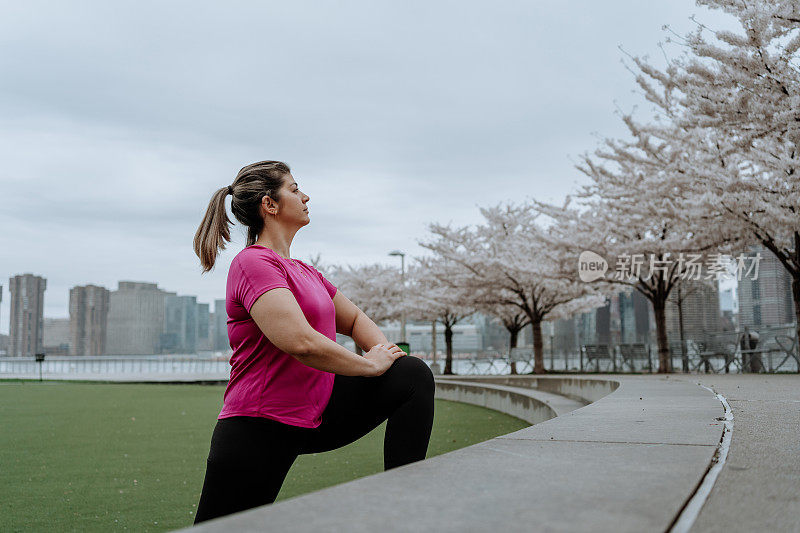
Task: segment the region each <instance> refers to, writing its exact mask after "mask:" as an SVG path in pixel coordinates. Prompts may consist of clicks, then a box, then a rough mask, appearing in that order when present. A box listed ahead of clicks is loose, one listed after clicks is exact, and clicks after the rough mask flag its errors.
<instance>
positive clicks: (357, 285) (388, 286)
mask: <svg viewBox="0 0 800 533" xmlns="http://www.w3.org/2000/svg"><path fill="white" fill-rule="evenodd" d="M327 270H328V274H327V275H326V274H325V273H324V272H323V275H325V276H326V277H327V278H328V279H330V281H331V282H332V283H334V284H335V285H336V286H337V288H338V289H340V290H341V291H342V294H344V295H345V296H347V298H348V299H349V300H350V301H351V302H353V303H354V304H355V305H356V306H357V307H358V308H359V309H361V310H362V311H363V312H364V313H365V314H366V315H367V316H368V317H369V318H370V319H372V321H373V322H375V323H376V324H380V323H382V322H385V321H387V320H396V319H397V318H398V317H399V316H400V306H401V293H402V284H401V280H400V272H399V271H398V270H397V269H396V268H393V267H387V266H385V265H382V264H379V263H376V264H371V265H359V266H350V265H346V266H335V267H329V268H328V269H327ZM320 272H322V270H320ZM356 353H357V354H359V355H361V353H362V349H361V347H360V346H358V345H356Z"/></svg>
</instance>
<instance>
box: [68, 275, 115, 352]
mask: <svg viewBox="0 0 800 533" xmlns="http://www.w3.org/2000/svg"><path fill="white" fill-rule="evenodd" d="M109 294H110V293H109V291H108V289H106V288H105V287H98V286H96V285H86V286H83V287H81V286H78V287H73V288H71V289H70V291H69V329H70V343H69V353H70V355H103V354H105V352H106V334H107V326H108V306H109V298H110V296H109Z"/></svg>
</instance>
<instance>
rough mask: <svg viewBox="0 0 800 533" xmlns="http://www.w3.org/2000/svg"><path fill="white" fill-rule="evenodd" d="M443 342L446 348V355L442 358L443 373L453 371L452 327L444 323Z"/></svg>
mask: <svg viewBox="0 0 800 533" xmlns="http://www.w3.org/2000/svg"><path fill="white" fill-rule="evenodd" d="M444 344H445V349H446V352H445V353H446V354H447V355H446V356H445V360H444V373H445V374H448V375H450V374H452V373H453V327H452V326H450V325H447V324H445V326H444Z"/></svg>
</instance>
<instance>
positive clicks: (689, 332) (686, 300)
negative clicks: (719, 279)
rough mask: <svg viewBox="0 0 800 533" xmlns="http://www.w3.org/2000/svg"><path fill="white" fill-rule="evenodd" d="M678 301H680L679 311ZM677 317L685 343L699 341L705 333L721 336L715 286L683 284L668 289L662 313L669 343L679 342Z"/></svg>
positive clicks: (714, 284)
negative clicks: (687, 340)
mask: <svg viewBox="0 0 800 533" xmlns="http://www.w3.org/2000/svg"><path fill="white" fill-rule="evenodd" d="M678 299H680V300H681V301H682V304H681V309H680V310H679V309H678ZM679 311H680V312H679ZM681 314H682V315H683V334H684V338H685V339H694V340H702V339H705V338H706V337H707V334H709V333H719V332H721V331H722V313H721V311H720V307H719V286H718V285H717V283H716V282H713V283H704V282H703V281H700V280H698V281H695V280H685V281H682V282H681V283H680V285H679V286H676V287H674V288H673V289H672V293H671V294H670V298H669V300H668V301H667V306H666V309H665V315H666V321H667V337H668V338H669V340H671V341H679V340H680V338H681V335H680V331H681V325H680V323H681Z"/></svg>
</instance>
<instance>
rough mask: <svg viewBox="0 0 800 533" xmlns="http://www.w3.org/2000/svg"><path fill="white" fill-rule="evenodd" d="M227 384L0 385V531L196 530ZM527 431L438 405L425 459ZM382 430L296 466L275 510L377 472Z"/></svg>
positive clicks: (484, 414)
mask: <svg viewBox="0 0 800 533" xmlns="http://www.w3.org/2000/svg"><path fill="white" fill-rule="evenodd" d="M224 390H225V388H224V386H223V385H157V384H152V385H149V384H148V385H138V384H137V385H128V384H105V383H67V382H57V381H45V382H41V383H39V382H36V381H0V476H1V477H2V482H1V483H0V531H3V532H5V531H23V530H24V531H29V530H57V531H111V530H114V531H116V530H121V531H125V530H127V531H163V530H170V529H177V528H181V527H187V526H190V525H192V522H193V521H194V511H195V509H196V506H197V501H198V499H199V498H200V490H201V489H202V484H203V476H204V474H205V466H206V464H205V463H206V457H207V455H208V448H209V445H210V442H211V433H212V431H213V429H214V424H215V423H216V418H217V415H218V414H219V410H220V408H221V407H222V394H223V392H224ZM526 426H528V424H527V423H525V422H523V421H522V420H519V419H517V418H513V417H510V416H508V415H504V414H502V413H499V412H497V411H491V410H489V409H483V408H480V407H475V406H470V405H465V404H459V403H455V402H448V401H444V400H436V412H435V417H434V424H433V434H432V436H431V442H430V446H429V448H428V457H433V456H434V455H439V454H442V453H446V452H449V451H451V450H455V449H458V448H462V447H464V446H469V445H470V444H474V443H477V442H481V441H484V440H487V439H490V438H492V437H495V436H497V435H502V434H505V433H509V432H511V431H515V430H517V429H521V428H523V427H526ZM384 429H385V423H384V424H382V425H381V426H379V427H378V428H376V429H375V430H374V431H373V432H372V433H370V434H369V435H367V436H366V437H364V438H362V439H360V440H359V441H357V442H354V443H353V444H350V445H348V446H345V447H344V448H340V449H338V450H334V451H331V452H325V453H319V454H309V455H301V456H300V457H299V458H298V459H297V461H296V462H295V464H294V465H293V466H292V469H291V470H290V471H289V475H288V477H287V478H286V481H285V482H284V484H283V487H282V488H281V492H280V494H279V496H278V500H281V499H285V498H289V497H292V496H297V495H298V494H303V493H306V492H310V491H313V490H317V489H321V488H323V487H328V486H331V485H335V484H338V483H342V482H344V481H349V480H351V479H355V478H359V477H362V476H366V475H369V474H373V473H376V472H381V471H383V432H384Z"/></svg>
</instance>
